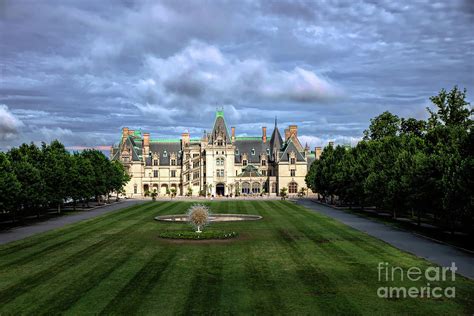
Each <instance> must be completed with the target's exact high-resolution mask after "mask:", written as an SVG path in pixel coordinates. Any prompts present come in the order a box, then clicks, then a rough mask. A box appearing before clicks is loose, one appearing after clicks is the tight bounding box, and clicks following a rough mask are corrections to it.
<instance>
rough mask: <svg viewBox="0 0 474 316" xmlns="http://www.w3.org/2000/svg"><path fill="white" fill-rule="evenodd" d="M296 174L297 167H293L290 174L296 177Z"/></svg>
mask: <svg viewBox="0 0 474 316" xmlns="http://www.w3.org/2000/svg"><path fill="white" fill-rule="evenodd" d="M295 174H296V170H295V169H291V170H290V176H292V177H294V176H295Z"/></svg>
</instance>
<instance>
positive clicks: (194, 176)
mask: <svg viewBox="0 0 474 316" xmlns="http://www.w3.org/2000/svg"><path fill="white" fill-rule="evenodd" d="M193 179H199V171H196V172H194V173H193Z"/></svg>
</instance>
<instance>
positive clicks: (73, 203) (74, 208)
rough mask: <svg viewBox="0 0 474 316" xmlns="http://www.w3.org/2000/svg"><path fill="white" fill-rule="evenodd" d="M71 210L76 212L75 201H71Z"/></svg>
mask: <svg viewBox="0 0 474 316" xmlns="http://www.w3.org/2000/svg"><path fill="white" fill-rule="evenodd" d="M72 209H73V210H74V212H75V211H76V200H75V199H74V200H72Z"/></svg>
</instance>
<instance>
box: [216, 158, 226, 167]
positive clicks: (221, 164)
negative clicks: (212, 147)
mask: <svg viewBox="0 0 474 316" xmlns="http://www.w3.org/2000/svg"><path fill="white" fill-rule="evenodd" d="M223 165H224V158H217V159H216V166H223Z"/></svg>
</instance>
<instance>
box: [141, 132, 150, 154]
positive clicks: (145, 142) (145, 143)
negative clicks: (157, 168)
mask: <svg viewBox="0 0 474 316" xmlns="http://www.w3.org/2000/svg"><path fill="white" fill-rule="evenodd" d="M143 149H144V150H145V155H147V156H148V154H149V153H150V133H143Z"/></svg>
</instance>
